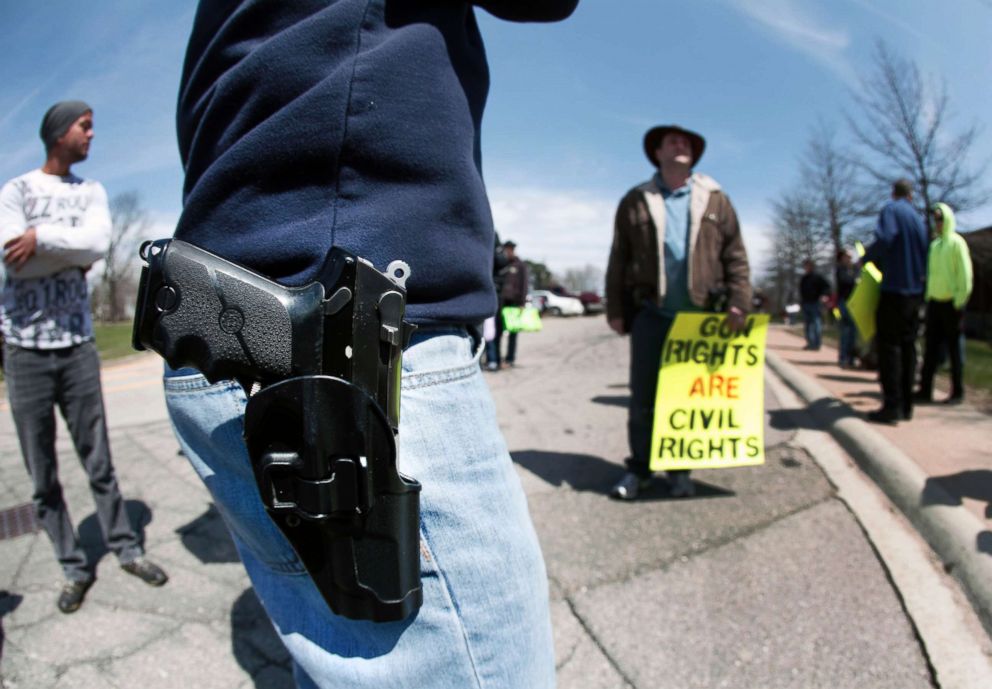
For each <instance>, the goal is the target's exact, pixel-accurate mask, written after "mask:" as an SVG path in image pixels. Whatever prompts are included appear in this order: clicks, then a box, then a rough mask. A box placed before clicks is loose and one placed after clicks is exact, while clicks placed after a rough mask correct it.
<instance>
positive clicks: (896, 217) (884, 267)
mask: <svg viewBox="0 0 992 689" xmlns="http://www.w3.org/2000/svg"><path fill="white" fill-rule="evenodd" d="M912 199H913V185H912V182H910V181H909V180H907V179H900V180H898V181H896V182H895V183H894V184H893V185H892V200H891V201H889V202H888V203H887V204H885V206H884V207H883V208H882V210H881V212H880V213H879V216H878V225H877V226H876V229H875V241H874V242H873V243H872V245H871V246H869V247H868V249H867V251H866V252H865V256H864V260H865V261H872V262H873V263H874V264H875V265H876V266H878V268H879V270H881V271H882V284H881V286H880V291H881V294H880V296H879V300H878V310H877V311H876V313H875V326H876V335H875V341H876V343H877V345H878V368H879V379H880V381H881V384H882V406H881V408H879V409H876V410H875V411H873V412H871V413H869V414H868V420H869V421H872V422H874V423H885V424H893V425H894V424H896V423H898V422H899V421H900V420H909V419H911V418H912V417H913V379H914V378H915V376H916V333H917V330H918V328H919V310H920V305H921V303H922V301H923V289H924V287H925V283H926V264H927V244H928V240H927V231H926V227H925V226H924V224H923V218H922V217H920V214H919V213H918V212H917V210H916V208H914V207H913V204H912Z"/></svg>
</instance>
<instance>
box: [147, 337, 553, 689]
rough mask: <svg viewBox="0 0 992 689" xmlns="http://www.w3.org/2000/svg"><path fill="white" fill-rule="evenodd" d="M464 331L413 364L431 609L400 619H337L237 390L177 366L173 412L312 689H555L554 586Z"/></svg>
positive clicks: (405, 410)
mask: <svg viewBox="0 0 992 689" xmlns="http://www.w3.org/2000/svg"><path fill="white" fill-rule="evenodd" d="M472 342H473V341H472V339H471V338H470V337H469V336H468V334H467V333H466V332H465V331H464V330H462V329H454V328H452V329H447V330H443V331H442V330H427V331H418V332H417V333H416V334H415V335H414V338H413V342H412V344H411V345H410V347H409V348H408V349H407V351H406V352H405V353H404V356H403V387H402V409H401V422H400V434H399V448H400V452H399V467H400V470H401V471H402V472H403V473H404V474H407V475H409V476H412V477H414V478H416V479H417V480H419V481H420V482H421V483H422V484H423V492H422V493H421V496H420V507H421V531H420V539H421V577H422V585H423V593H424V604H423V607H422V608H421V609H420V610H419V611H418V612H417V613H416V614H415V615H413V616H411V617H410V618H408V619H407V620H404V621H402V622H391V623H372V622H364V621H354V620H349V619H346V618H344V617H340V616H337V615H334V614H333V613H331V612H330V610H329V609H328V608H327V605H326V603H325V602H324V600H323V599H322V598H321V596H320V594H319V593H318V591H317V589H316V588H315V587H314V585H313V583H312V582H311V580H310V578H309V577H308V576H307V574H306V572H305V571H304V570H303V567H302V565H301V564H300V562H299V560H298V559H297V557H296V554H295V553H294V551H293V549H292V548H291V546H290V545H289V543H288V542H287V541H286V540H285V538H284V537H283V535H282V533H281V532H280V531H279V529H278V528H277V527H276V526H275V525H274V524H273V522H272V521H271V520H270V519H269V517H268V515H267V514H266V512H265V509H264V508H263V506H262V503H261V500H260V499H259V496H258V490H257V488H256V486H255V479H254V477H253V475H252V471H251V467H250V464H249V458H248V456H247V453H246V451H245V447H244V442H243V441H242V436H241V434H242V423H243V412H244V408H245V403H246V399H245V395H244V391H243V390H242V388H241V387H240V386H239V385H237V384H235V383H232V382H222V383H218V384H215V385H211V384H209V383H208V382H207V381H206V380H205V379H204V378H203V377H202V376H200V375H197V374H195V372H192V371H189V370H184V371H172V370H169V369H168V368H167V369H166V378H165V392H166V402H167V405H168V408H169V414H170V416H171V418H172V422H173V425H174V427H175V430H176V433H177V435H178V437H179V439H180V443H181V445H182V448H183V451H184V452H185V454H186V456H187V457H188V458H189V460H190V461H191V462H192V464H193V467H194V468H195V469H196V471H197V472H198V473H199V475H200V476H201V478H202V479H203V480H204V482H205V483H206V485H207V487H208V488H209V489H210V492H211V493H212V495H213V498H214V501H215V502H216V504H217V507H218V510H219V511H220V513H221V514H222V515H223V516H224V519H225V521H226V523H227V525H228V527H229V529H230V531H231V533H232V536H233V538H234V542H235V544H236V546H237V548H238V551H239V553H240V555H241V559H242V561H243V563H244V565H245V569H246V570H247V571H248V575H249V577H250V578H251V581H252V584H253V585H254V587H255V591H256V593H257V594H258V597H259V598H260V600H261V601H262V604H263V605H264V606H265V609H266V611H267V612H268V614H269V617H270V618H271V620H272V622H273V624H274V625H275V628H276V631H277V632H278V634H279V636H280V638H281V639H282V640H283V642H284V643H285V645H286V648H287V649H289V652H290V654H291V655H292V657H293V661H294V672H295V675H296V680H297V682H298V684H299V686H300V687H304V688H307V689H309V688H312V687H322V688H327V689H329V688H331V687H370V688H373V687H374V688H375V689H401V688H408V689H467V688H472V687H477V688H480V689H481V688H485V689H497V688H498V689H522V688H527V689H547V688H550V687H553V686H554V684H555V666H554V650H553V645H552V638H551V624H550V616H549V609H548V585H547V577H546V573H545V569H544V561H543V559H542V556H541V551H540V547H539V545H538V542H537V537H536V535H535V532H534V529H533V526H532V524H531V521H530V516H529V515H528V512H527V504H526V499H525V497H524V493H523V490H522V488H521V485H520V481H519V479H518V477H517V475H516V472H515V470H514V468H513V464H512V462H511V460H510V456H509V454H508V452H507V449H506V446H505V444H504V441H503V438H502V435H501V434H500V431H499V428H498V426H497V424H496V414H495V408H494V406H493V402H492V399H491V397H490V394H489V389H488V387H487V386H486V384H485V382H484V381H483V379H482V375H481V372H480V370H479V364H478V356H479V353H478V351H474V348H473V344H472Z"/></svg>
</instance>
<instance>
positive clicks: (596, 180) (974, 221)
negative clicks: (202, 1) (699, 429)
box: [0, 0, 992, 271]
mask: <svg viewBox="0 0 992 689" xmlns="http://www.w3.org/2000/svg"><path fill="white" fill-rule="evenodd" d="M194 7H195V3H194V2H190V1H188V0H170V2H168V3H165V2H147V1H144V0H127V1H124V0H90V2H88V3H70V2H64V1H62V0H46V2H40V3H13V2H9V1H8V0H0V45H3V46H4V48H5V50H4V51H3V53H2V56H0V73H3V74H4V75H5V78H4V86H3V88H2V89H0V177H2V178H3V179H8V178H10V177H13V176H15V175H18V174H21V173H23V172H25V171H27V170H28V169H31V168H33V167H37V166H38V165H40V163H41V162H42V153H43V151H42V147H41V143H40V140H39V139H38V134H37V132H38V125H39V122H40V120H41V116H42V115H43V114H44V111H45V109H46V108H47V107H48V106H49V105H50V104H51V103H53V102H55V101H56V100H61V99H64V98H82V99H84V100H87V101H88V102H89V103H90V104H91V105H93V107H94V110H95V119H96V132H97V137H96V139H95V141H94V145H93V149H92V153H91V156H90V159H89V160H88V161H86V162H85V163H83V164H81V165H80V166H78V168H77V171H78V172H79V173H80V174H82V175H84V176H88V177H92V178H95V179H98V180H100V181H102V182H103V183H104V185H105V186H106V187H107V190H108V192H109V193H110V194H111V195H114V194H116V193H119V192H122V191H128V190H137V191H138V192H139V193H140V194H141V197H142V200H143V202H144V204H145V206H147V207H148V208H149V210H150V211H151V213H152V216H153V218H154V220H155V222H156V228H155V231H156V233H158V234H160V235H167V234H170V233H171V226H172V224H173V223H174V222H175V219H176V218H177V216H178V214H179V209H180V205H181V184H182V170H181V167H180V164H179V156H178V153H177V152H176V145H175V130H174V126H173V114H174V109H175V99H176V92H177V88H178V83H179V72H180V68H181V65H182V55H183V51H184V49H185V42H186V38H187V36H188V33H189V28H190V25H191V23H192V18H193V12H194ZM948 7H953V12H949V11H948V10H947V8H948ZM478 15H479V19H480V24H481V27H482V32H483V36H484V38H485V40H486V48H487V52H488V55H489V60H490V65H491V72H492V89H491V91H490V98H489V106H488V109H487V112H486V119H485V122H484V127H483V167H484V173H485V177H486V180H487V184H488V186H489V192H490V199H491V202H492V205H493V212H494V217H495V219H496V222H497V228H498V229H499V231H500V234H501V235H502V236H503V237H504V238H512V239H514V240H515V241H516V242H517V243H518V245H519V247H518V251H519V252H520V253H521V254H522V255H524V256H525V257H527V258H532V259H536V260H543V261H545V262H546V263H547V264H548V265H549V266H550V267H551V268H552V269H553V270H556V271H563V270H564V269H566V268H568V267H581V266H583V265H585V264H594V265H604V264H605V261H606V256H607V253H608V250H609V242H610V238H611V233H612V219H613V212H614V210H615V207H616V203H617V201H618V200H619V198H620V197H621V196H622V195H623V193H624V192H625V191H626V190H627V189H628V188H630V187H631V186H633V185H635V184H636V183H638V182H640V181H642V180H644V179H646V178H647V177H648V176H649V175H650V174H651V172H652V170H651V168H649V166H648V163H647V161H646V159H645V158H644V156H643V153H642V152H641V138H642V136H643V134H644V131H645V130H647V129H648V128H649V127H651V126H652V125H654V124H660V123H667V122H676V123H680V124H682V125H684V126H687V127H689V128H692V129H695V130H697V131H699V132H700V133H702V134H703V135H704V136H705V137H706V138H707V141H708V148H707V151H706V154H705V156H704V157H703V159H702V161H701V163H700V164H699V166H698V169H699V170H700V171H702V172H706V173H707V174H710V175H711V176H713V177H715V178H716V179H717V180H719V181H720V183H721V184H722V185H723V186H724V188H725V189H726V191H727V192H728V193H729V194H730V197H731V199H732V200H733V201H734V203H735V205H736V207H737V209H738V213H739V215H740V218H741V222H742V225H743V227H744V231H745V239H746V242H747V244H748V249H749V251H750V252H751V254H752V260H753V262H754V263H756V264H760V263H761V261H762V259H763V257H764V256H766V255H767V251H768V239H767V236H768V233H769V231H770V204H769V201H770V199H771V198H772V197H774V196H775V195H776V194H778V193H779V192H781V191H782V190H783V189H784V188H785V187H787V186H788V185H789V184H790V183H791V182H792V181H794V180H795V177H796V168H797V164H796V159H797V156H798V154H799V153H800V152H801V150H802V149H803V147H804V145H805V142H806V141H807V139H808V137H809V134H810V130H811V128H812V127H813V126H814V125H815V123H816V122H817V120H818V119H822V120H823V121H825V122H827V123H828V124H830V123H834V124H836V126H837V128H838V131H839V132H840V133H841V134H843V133H844V125H843V113H844V111H845V110H851V109H852V102H851V91H852V89H856V88H857V86H858V75H859V74H860V73H862V72H863V71H864V70H865V68H866V67H867V65H868V64H869V61H870V58H871V55H872V52H873V50H874V45H875V41H876V40H878V39H880V38H881V39H884V40H885V41H886V42H887V43H888V44H889V45H890V46H891V47H892V48H893V49H894V50H896V51H897V52H899V53H901V54H902V55H903V56H905V57H909V58H912V59H914V60H915V61H916V62H917V63H918V64H919V65H920V67H921V69H922V70H923V72H924V73H925V74H927V75H932V76H935V77H936V76H939V77H943V78H944V79H945V80H946V81H947V84H948V86H949V90H950V97H951V106H952V111H953V113H954V115H955V116H954V118H953V119H952V120H951V121H950V129H951V131H954V130H958V129H961V128H963V127H964V126H966V125H968V124H970V123H972V122H979V123H980V124H982V125H983V126H984V125H985V123H984V121H983V120H982V116H983V114H985V113H992V89H989V86H988V84H989V81H988V80H989V76H990V75H992V41H990V40H989V39H990V36H992V0H950V2H948V3H935V2H932V0H899V1H896V0H874V1H872V0H833V1H832V2H830V3H827V2H815V1H814V0H695V2H683V3H673V2H667V1H666V0H581V2H580V4H579V8H578V10H577V11H576V13H575V14H574V15H573V17H572V18H571V19H569V20H568V21H566V22H563V23H560V24H555V25H518V24H510V23H506V22H502V21H499V20H496V19H493V18H492V17H490V16H489V15H487V14H486V13H485V12H483V11H478ZM976 154H977V155H976V157H975V159H974V162H976V163H978V162H981V161H982V160H986V159H989V158H992V129H989V127H987V126H984V129H983V132H982V135H981V137H980V140H979V142H978V146H977V148H976ZM990 182H992V180H990ZM883 201H884V199H879V203H880V204H881V203H882V202H883ZM960 221H961V225H962V226H963V227H964V228H965V229H968V228H974V227H982V226H986V225H990V224H992V206H989V207H986V208H983V209H980V210H978V211H976V212H973V213H970V214H967V215H965V216H964V217H962V218H960Z"/></svg>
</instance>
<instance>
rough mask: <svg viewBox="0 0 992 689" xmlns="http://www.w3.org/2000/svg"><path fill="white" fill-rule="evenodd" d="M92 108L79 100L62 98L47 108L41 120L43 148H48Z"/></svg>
mask: <svg viewBox="0 0 992 689" xmlns="http://www.w3.org/2000/svg"><path fill="white" fill-rule="evenodd" d="M92 111H93V108H91V107H90V106H88V105H87V104H86V103H84V102H83V101H81V100H64V101H60V102H58V103H56V104H55V105H53V106H52V107H50V108H49V109H48V112H46V113H45V116H44V117H43V118H42V120H41V131H40V132H39V134H41V140H42V141H44V142H45V150H48V149H50V148H51V147H52V146H53V145H54V144H55V142H56V141H58V139H59V137H61V136H62V135H63V134H65V133H66V132H67V131H69V127H71V126H72V123H73V122H75V121H76V120H78V119H79V118H80V117H82V116H83V115H85V114H86V113H88V112H92Z"/></svg>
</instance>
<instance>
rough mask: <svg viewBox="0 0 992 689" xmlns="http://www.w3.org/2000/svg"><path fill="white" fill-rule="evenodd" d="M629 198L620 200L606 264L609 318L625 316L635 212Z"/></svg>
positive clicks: (607, 311) (607, 312) (607, 315)
mask: <svg viewBox="0 0 992 689" xmlns="http://www.w3.org/2000/svg"><path fill="white" fill-rule="evenodd" d="M629 199H630V195H629V194H628V195H627V196H625V197H624V199H623V201H621V202H620V206H619V207H618V208H617V214H616V219H615V220H614V222H613V244H612V246H611V247H610V258H609V262H608V263H607V266H606V318H607V319H609V320H613V319H615V318H622V317H623V298H624V293H623V292H624V287H625V286H626V271H627V262H628V260H629V253H630V247H629V245H628V242H627V234H628V232H629V228H630V216H631V214H632V212H633V211H632V210H631V209H630V207H629V204H630V201H629Z"/></svg>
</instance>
